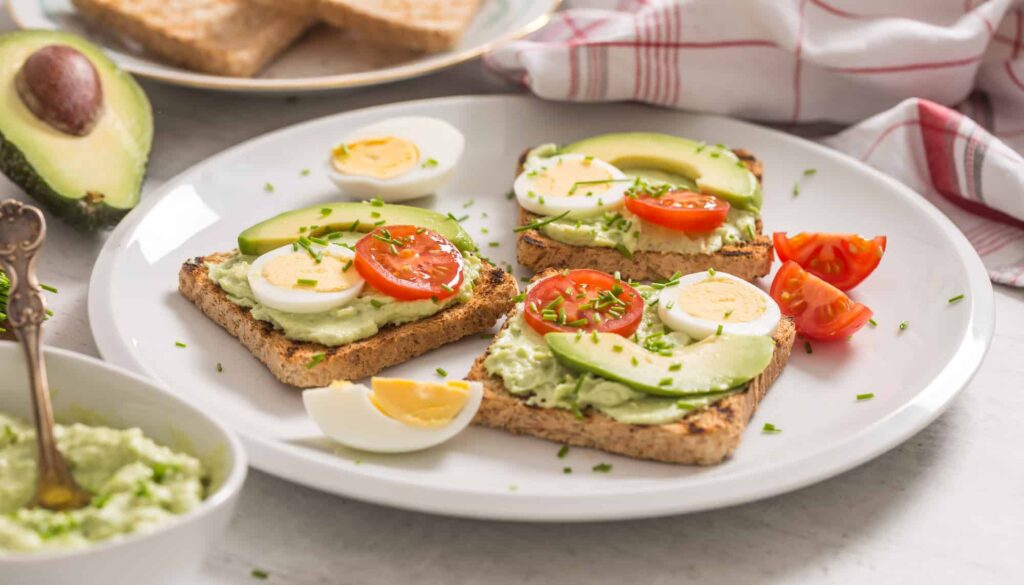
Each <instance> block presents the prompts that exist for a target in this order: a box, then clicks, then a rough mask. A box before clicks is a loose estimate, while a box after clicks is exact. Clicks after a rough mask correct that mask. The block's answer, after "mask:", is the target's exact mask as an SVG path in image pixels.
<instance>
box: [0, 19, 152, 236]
mask: <svg viewBox="0 0 1024 585" xmlns="http://www.w3.org/2000/svg"><path fill="white" fill-rule="evenodd" d="M55 47H56V48H60V49H61V51H58V53H60V55H59V56H62V57H66V56H67V55H71V56H72V57H76V58H77V59H78V61H77V63H76V62H71V63H70V64H69V62H68V61H67V60H66V59H63V58H60V59H57V60H50V61H48V62H46V63H42V64H41V65H40V66H38V67H35V68H34V69H32V70H31V71H32V72H33V73H35V75H34V76H26V75H25V74H26V73H28V72H29V68H26V67H24V65H25V63H26V62H27V61H28V60H29V59H30V57H33V56H35V55H37V54H38V53H43V52H45V51H42V50H43V49H48V48H49V49H51V51H50V52H51V53H52V52H53V51H52V49H54V48H55ZM83 56H84V59H83ZM83 63H84V64H85V66H84V68H83V67H81V65H82V64H83ZM88 63H91V64H92V67H91V68H90V67H89V66H88ZM62 64H64V66H62ZM83 70H84V71H85V72H86V73H85V75H86V77H87V78H88V81H91V82H92V83H93V84H94V85H92V86H84V85H82V84H81V83H80V82H81V81H82V77H81V75H82V71H83ZM62 76H63V77H62ZM25 77H29V79H30V80H32V81H34V84H29V85H30V86H31V87H32V88H35V89H37V90H39V89H40V88H49V87H58V88H63V89H57V90H49V89H43V90H42V91H41V92H40V93H39V94H38V95H36V97H37V98H38V99H35V100H33V99H29V98H28V97H23V96H26V93H25V90H24V87H25V83H24V79H25ZM69 79H70V84H69V83H68V80H69ZM76 84H77V85H76ZM19 85H20V87H19ZM83 88H85V90H91V93H90V91H83ZM61 91H66V92H67V93H66V94H64V95H61V94H60V92H61ZM26 100H28V104H27V103H26ZM30 106H31V107H30ZM40 108H42V111H43V112H45V111H47V108H49V111H51V112H53V111H58V110H61V111H62V113H63V114H65V117H64V121H70V122H72V124H70V125H67V124H61V123H60V122H61V120H62V118H61V116H60V115H55V116H52V117H47V116H45V115H43V116H42V117H40V115H39V114H40V112H41V110H40ZM82 108H92V109H91V111H90V112H85V110H83V109H82ZM97 108H98V109H97ZM69 111H70V115H71V116H72V118H71V119H70V120H68V119H67V118H66V115H67V114H68V112H69ZM44 119H45V120H46V121H44ZM74 122H80V123H79V124H77V125H76V124H74ZM152 141H153V116H152V112H151V110H150V105H149V100H148V99H147V98H146V94H145V93H143V91H142V88H141V87H139V85H138V84H137V83H136V82H135V80H134V79H132V77H131V76H130V75H128V74H127V73H125V72H123V71H121V70H120V69H118V68H117V66H116V65H114V62H113V61H111V60H110V59H108V58H107V57H106V55H104V54H103V52H102V51H101V50H100V49H99V48H98V47H96V46H95V45H93V44H91V43H89V42H87V41H85V40H83V39H81V38H79V37H77V36H74V35H71V34H67V33H62V32H57V31H42V30H32V31H21V32H13V33H8V34H5V35H0V170H2V171H3V173H4V174H5V175H7V176H8V177H9V178H10V179H11V181H13V182H14V183H16V184H17V185H18V186H19V187H21V188H22V189H23V190H24V191H25V192H26V193H28V194H29V195H31V196H32V197H34V198H36V199H37V200H39V202H40V203H42V204H43V205H44V206H45V207H46V208H47V209H49V210H50V211H51V212H53V213H54V214H56V215H58V216H60V217H62V218H63V219H65V220H67V221H68V222H69V223H71V224H73V225H75V226H77V227H80V228H84V229H95V228H99V227H106V226H110V225H113V224H114V223H117V221H118V220H120V219H121V217H123V216H124V214H126V213H127V212H128V211H129V210H131V209H132V208H133V207H134V206H135V204H136V203H138V200H139V191H140V189H141V187H142V181H143V178H144V176H145V172H146V161H147V160H148V158H149V150H150V146H151V144H152Z"/></svg>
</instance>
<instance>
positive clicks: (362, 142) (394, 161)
mask: <svg viewBox="0 0 1024 585" xmlns="http://www.w3.org/2000/svg"><path fill="white" fill-rule="evenodd" d="M465 145H466V139H465V137H464V136H463V135H462V133H461V132H459V131H458V130H457V129H456V128H455V127H454V126H452V125H451V124H449V123H448V122H445V121H444V120H438V119H436V118H426V117H423V116H405V117H401V118H389V119H387V120H382V121H380V122H377V123H374V124H370V125H368V126H363V127H362V128H359V129H358V130H354V131H353V132H351V133H350V134H348V135H347V136H345V137H344V138H342V140H341V142H339V143H338V145H337V146H335V147H334V148H333V149H332V150H331V156H330V160H329V161H328V165H327V167H328V174H329V175H330V177H331V180H333V181H334V183H335V184H336V185H337V186H338V188H340V189H341V190H342V191H344V192H345V193H347V194H349V195H351V196H353V197H358V198H363V199H368V198H371V197H379V198H380V199H382V200H383V201H404V200H406V199H413V198H415V197H422V196H424V195H430V194H432V193H436V192H437V190H438V189H440V188H441V187H442V186H443V185H444V184H445V183H447V182H448V180H449V179H451V176H452V172H453V171H454V170H455V166H456V165H457V164H458V162H459V159H460V158H461V157H462V151H463V150H464V149H465Z"/></svg>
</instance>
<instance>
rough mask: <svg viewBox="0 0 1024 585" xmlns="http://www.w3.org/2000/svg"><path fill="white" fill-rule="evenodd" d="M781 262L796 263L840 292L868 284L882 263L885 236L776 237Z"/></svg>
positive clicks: (776, 250)
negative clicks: (866, 279)
mask: <svg viewBox="0 0 1024 585" xmlns="http://www.w3.org/2000/svg"><path fill="white" fill-rule="evenodd" d="M772 239H773V240H774V241H775V252H776V253H777V254H778V255H779V260H781V261H783V262H785V261H787V260H792V261H794V262H796V263H797V264H799V265H800V267H801V268H803V269H804V270H806V271H807V272H810V273H811V274H813V275H815V276H817V277H818V278H821V279H822V280H824V281H825V282H827V283H829V284H831V285H832V286H834V287H836V288H838V289H839V290H850V289H851V288H853V287H855V286H857V285H858V284H860V283H861V282H863V281H864V279H865V278H867V277H868V276H869V275H870V274H871V273H872V272H874V271H875V268H878V263H879V262H881V261H882V254H884V253H885V236H878V237H876V238H872V239H870V240H869V239H867V238H863V237H861V236H858V235H856V234H822V233H799V234H797V235H795V236H793V237H792V238H790V237H788V236H786V232H775V233H774V234H772Z"/></svg>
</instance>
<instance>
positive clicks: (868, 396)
mask: <svg viewBox="0 0 1024 585" xmlns="http://www.w3.org/2000/svg"><path fill="white" fill-rule="evenodd" d="M874 397H875V393H874V392H866V393H864V394H858V395H857V400H871V399H872V398H874Z"/></svg>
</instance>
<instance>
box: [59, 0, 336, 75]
mask: <svg viewBox="0 0 1024 585" xmlns="http://www.w3.org/2000/svg"><path fill="white" fill-rule="evenodd" d="M72 3H73V4H74V6H75V8H76V9H77V10H78V12H79V13H80V14H81V15H82V16H83V17H84V18H85V19H86V20H87V21H89V22H91V23H92V24H94V25H96V26H98V27H101V28H103V29H104V30H105V31H107V32H111V33H114V34H116V35H120V36H122V37H125V38H127V39H129V40H131V41H133V42H135V43H138V44H139V45H141V46H142V47H143V48H145V49H146V50H148V51H150V52H152V53H154V54H156V55H159V56H160V57H163V58H164V59H167V60H168V61H170V62H172V63H175V64H178V65H181V66H184V67H187V68H189V69H192V70H195V71H200V72H203V73H210V74H213V75H225V76H230V77H251V76H253V75H255V74H257V73H259V71H260V70H262V69H263V67H264V66H266V65H267V63H269V62H270V61H271V60H273V59H274V58H275V57H276V56H277V55H278V54H279V53H280V52H281V51H283V50H284V49H285V48H287V47H288V46H289V45H291V44H292V42H294V41H295V40H296V39H298V38H299V37H300V36H301V35H302V34H303V33H304V32H305V31H306V30H307V29H308V28H310V27H311V26H312V25H313V24H315V22H316V19H314V18H312V17H307V16H302V15H298V14H294V13H288V12H283V11H280V10H276V9H274V8H273V7H272V5H260V4H256V3H253V2H250V1H249V0H175V1H174V2H169V1H167V0H72Z"/></svg>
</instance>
